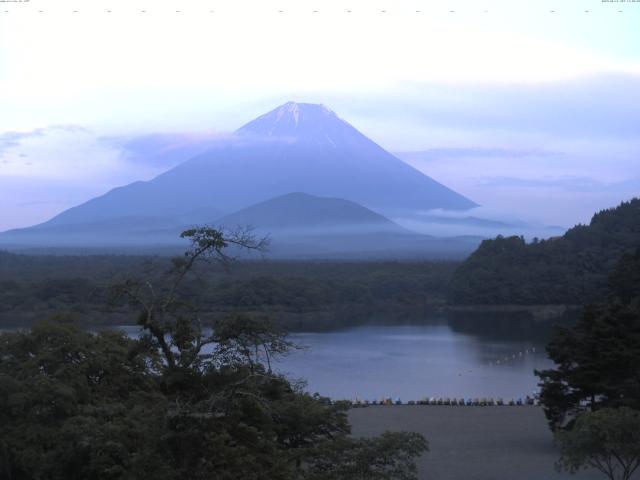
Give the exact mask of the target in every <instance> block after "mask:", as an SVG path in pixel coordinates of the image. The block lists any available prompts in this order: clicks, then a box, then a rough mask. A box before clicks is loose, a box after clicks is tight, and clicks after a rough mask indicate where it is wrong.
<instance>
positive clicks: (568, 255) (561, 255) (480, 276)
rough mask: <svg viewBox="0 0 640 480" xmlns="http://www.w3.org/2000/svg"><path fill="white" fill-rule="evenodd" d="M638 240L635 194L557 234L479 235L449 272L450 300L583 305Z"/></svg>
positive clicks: (600, 295) (639, 212) (639, 208)
mask: <svg viewBox="0 0 640 480" xmlns="http://www.w3.org/2000/svg"><path fill="white" fill-rule="evenodd" d="M639 245H640V199H638V198H636V199H633V200H631V201H629V202H623V203H622V204H621V205H619V206H618V207H616V208H612V209H608V210H603V211H601V212H599V213H596V214H595V215H594V216H593V218H592V219H591V223H590V224H589V225H577V226H575V227H573V228H572V229H570V230H568V231H567V232H566V233H565V234H564V235H563V236H562V237H556V238H550V239H548V240H540V241H537V240H534V241H533V242H532V243H527V242H525V240H524V239H523V238H522V237H507V238H505V237H498V238H496V239H495V240H485V241H484V242H482V244H481V245H480V247H479V248H478V249H477V250H476V251H475V252H474V253H473V254H472V255H471V256H470V257H469V258H468V259H467V260H465V261H464V262H463V263H462V265H461V266H460V267H459V268H458V269H457V270H456V271H455V274H454V275H453V278H452V280H451V283H450V290H449V300H450V301H451V302H452V303H455V304H469V305H479V304H520V305H528V304H569V305H584V304H586V303H591V302H593V301H594V300H596V299H597V300H604V299H605V298H606V296H607V277H608V275H609V273H610V272H611V271H612V270H613V269H614V268H615V266H616V264H617V263H618V261H619V260H620V258H621V257H622V256H623V255H625V254H627V253H631V252H633V251H634V250H635V249H636V248H638V246H639Z"/></svg>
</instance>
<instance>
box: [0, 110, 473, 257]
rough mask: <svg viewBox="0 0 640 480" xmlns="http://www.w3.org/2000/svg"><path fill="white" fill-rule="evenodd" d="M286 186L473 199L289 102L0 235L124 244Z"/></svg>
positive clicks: (386, 200) (429, 199) (374, 202)
mask: <svg viewBox="0 0 640 480" xmlns="http://www.w3.org/2000/svg"><path fill="white" fill-rule="evenodd" d="M149 155H153V152H149ZM292 192H304V193H305V194H309V195H313V196H318V197H331V198H339V199H344V200H346V201H350V202H355V203H357V204H360V205H362V206H363V207H366V208H367V209H370V210H373V211H374V212H376V213H379V214H383V215H386V216H394V215H396V214H397V215H402V214H403V213H410V212H414V211H419V210H429V209H435V208H438V209H445V210H447V209H448V210H466V209H469V208H472V207H474V206H476V204H475V203H473V202H472V201H471V200H469V199H467V198H465V197H464V196H462V195H460V194H458V193H456V192H454V191H453V190H451V189H449V188H447V187H446V186H444V185H442V184H440V183H438V182H436V181H435V180H433V179H432V178H430V177H428V176H426V175H424V174H423V173H421V172H420V171H418V170H416V169H414V168H413V167H411V166H409V165H408V164H406V163H404V162H403V161H401V160H399V159H398V158H396V157H395V156H393V155H392V154H390V153H389V152H387V151H386V150H384V149H383V148H382V147H380V146H379V145H377V144H376V143H374V142H373V141H372V140H370V139H368V138H367V137H366V136H364V135H363V134H362V133H360V132H359V131H358V130H356V129H355V128H354V127H353V126H351V125H350V124H349V123H347V122H346V121H344V120H342V119H341V118H339V117H338V116H337V115H336V114H335V113H334V112H333V111H331V110H330V109H328V108H326V107H325V106H323V105H316V104H309V103H294V102H289V103H286V104H284V105H281V106H280V107H278V108H276V109H274V110H272V111H270V112H268V113H266V114H264V115H262V116H260V117H258V118H256V119H255V120H253V121H251V122H249V123H247V124H246V125H244V126H242V127H241V128H239V129H238V130H236V132H234V134H233V135H231V136H230V137H226V138H224V139H223V140H219V141H216V142H213V143H208V144H207V150H206V151H205V152H204V153H201V154H198V155H196V156H193V157H192V158H189V159H185V161H184V162H183V163H181V164H179V165H178V166H176V167H174V168H172V169H170V170H168V171H166V172H165V173H163V174H161V175H159V176H157V177H156V178H154V179H152V180H150V181H145V182H142V181H141V182H134V183H132V184H129V185H126V186H123V187H118V188H115V189H113V190H111V191H109V192H108V193H106V194H104V195H102V196H100V197H96V198H94V199H92V200H89V201H87V202H85V203H83V204H81V205H78V206H76V207H73V208H70V209H68V210H66V211H64V212H62V213H60V214H59V215H57V216H55V217H54V218H52V219H51V220H49V221H47V222H45V223H42V224H39V225H36V226H34V227H29V228H26V229H20V230H13V231H9V232H6V233H4V234H1V235H0V243H2V244H7V243H10V244H14V245H16V244H25V243H26V244H29V245H36V244H38V245H47V244H48V245H52V244H55V245H63V244H73V245H78V244H82V243H83V242H85V241H86V242H88V243H91V244H94V243H95V242H102V243H103V244H105V245H106V244H112V243H118V244H122V245H125V244H127V243H128V242H129V237H131V235H134V236H135V237H137V238H138V239H142V238H143V237H144V235H145V232H147V233H148V235H149V236H148V238H147V239H146V240H144V241H149V243H154V238H155V237H156V236H157V235H159V234H161V232H169V231H171V235H174V232H175V231H177V230H178V229H179V228H181V227H183V226H187V225H193V224H197V223H209V224H210V223H214V222H215V221H216V220H217V219H220V218H223V217H224V216H228V215H230V214H232V213H234V212H236V211H238V210H241V209H245V208H247V207H250V206H252V205H254V204H258V203H261V202H265V201H267V200H269V199H272V198H275V197H279V196H282V195H286V194H289V193H292ZM325 220H326V219H325ZM136 243H137V242H136ZM142 243H143V242H142Z"/></svg>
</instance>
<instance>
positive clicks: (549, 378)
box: [536, 249, 640, 429]
mask: <svg viewBox="0 0 640 480" xmlns="http://www.w3.org/2000/svg"><path fill="white" fill-rule="evenodd" d="M638 271H640V249H638V250H637V251H636V252H635V253H633V254H628V255H625V256H623V257H622V259H621V260H620V262H619V264H618V267H617V268H616V270H615V271H614V272H613V273H612V275H611V277H610V278H611V280H610V285H611V288H610V292H609V298H608V300H607V301H606V302H604V303H600V304H594V305H590V306H588V307H587V308H586V309H585V311H584V314H583V315H582V317H581V318H580V319H579V320H578V322H577V324H576V325H575V326H574V327H571V328H568V327H562V328H558V330H557V332H556V334H555V336H554V337H553V339H552V340H551V342H550V343H549V345H548V346H547V352H548V354H549V357H550V358H551V359H552V360H553V361H554V362H555V363H556V365H557V367H556V368H554V369H549V370H544V371H541V372H536V373H537V374H538V375H539V376H540V378H541V380H542V384H541V385H542V391H541V400H542V403H543V405H544V408H545V413H546V415H547V418H548V420H549V423H550V425H551V427H552V428H553V429H557V428H562V427H566V426H569V427H571V425H572V422H573V420H574V419H575V418H576V417H577V416H578V415H579V414H581V413H582V412H585V411H592V410H597V409H599V408H603V407H614V408H617V407H622V406H626V407H630V408H634V409H640V295H639V290H638Z"/></svg>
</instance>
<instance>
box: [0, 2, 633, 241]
mask: <svg viewBox="0 0 640 480" xmlns="http://www.w3.org/2000/svg"><path fill="white" fill-rule="evenodd" d="M175 5H176V4H175V2H167V1H163V0H161V1H157V0H155V1H153V2H152V1H150V0H149V1H136V0H134V1H124V0H110V1H101V0H98V1H95V2H91V3H90V4H88V2H81V1H66V0H62V1H57V2H55V3H52V2H44V1H43V0H32V1H31V2H29V3H26V4H13V3H6V4H2V6H1V8H0V230H4V229H7V228H12V227H17V226H25V225H30V224H33V223H35V222H39V221H43V220H46V219H47V218H49V217H50V216H51V215H53V214H55V213H57V212H59V211H60V210H62V209H64V208H68V207H69V206H72V205H74V204H77V203H79V202H81V201H84V200H86V199H88V198H91V197H92V196H95V195H98V194H101V193H103V192H104V191H106V190H108V189H110V188H113V187H115V186H118V185H121V184H123V183H128V182H131V181H134V180H139V179H147V178H151V177H152V176H154V175H155V174H157V173H159V172H160V171H162V169H163V168H167V167H168V166H158V165H149V164H146V163H145V162H144V159H143V158H137V159H135V161H131V159H130V158H128V157H126V156H125V155H122V152H121V151H119V150H118V149H117V148H115V147H114V146H113V145H109V144H106V143H105V142H101V141H100V140H98V138H99V137H103V136H113V135H116V136H117V135H132V134H145V133H150V132H156V131H162V132H173V131H179V132H185V131H197V132H202V131H215V132H220V133H223V132H229V131H232V130H234V129H235V128H237V127H238V126H240V125H241V124H243V123H245V122H246V121H248V120H250V119H252V118H254V117H255V116H257V115H259V114H261V113H264V112H265V111H267V110H269V109H271V108H273V107H275V106H277V105H278V104H280V103H283V102H285V101H288V100H297V101H309V102H318V103H324V104H326V105H328V106H329V107H330V108H332V109H333V110H335V111H336V112H337V113H338V114H339V115H340V116H341V117H343V118H345V119H346V120H348V121H349V122H350V123H352V124H353V125H354V126H356V127H357V128H359V129H360V130H362V131H363V133H365V134H366V135H368V136H369V137H371V138H372V139H373V140H375V141H377V142H378V143H380V144H381V145H382V146H383V147H385V148H387V149H388V150H390V151H392V152H406V151H431V152H432V153H431V154H429V153H427V154H425V155H422V156H420V155H416V156H413V157H412V159H411V160H409V161H410V162H411V163H412V164H413V165H415V166H416V167H417V168H420V169H421V170H423V171H424V172H425V173H427V174H429V175H431V176H433V177H434V178H436V179H437V180H440V181H442V182H444V183H446V184H447V185H449V186H451V187H453V188H455V189H457V190H459V191H461V193H464V194H465V195H467V196H469V197H471V198H472V199H474V200H475V201H477V202H479V203H481V204H482V205H484V206H485V207H486V208H487V211H491V212H494V211H501V210H504V209H505V206H508V207H509V208H511V209H512V210H514V212H512V213H514V214H519V215H521V216H523V217H526V218H530V219H534V220H538V221H541V222H546V223H556V224H563V225H571V224H572V223H574V222H575V221H585V220H588V217H589V216H590V213H591V212H592V211H593V210H595V209H597V208H603V207H606V206H610V205H611V204H612V203H616V202H618V201H619V200H621V199H623V198H628V197H629V196H630V195H632V194H633V193H634V191H635V190H634V189H635V188H636V187H637V183H634V179H637V178H640V155H639V153H640V120H639V117H638V115H637V111H639V110H640V29H639V28H637V26H638V25H640V2H637V3H605V2H601V1H600V0H597V1H596V0H562V1H560V0H556V1H540V0H538V1H536V2H526V1H514V0H510V1H495V0H494V1H484V0H474V1H440V2H435V1H425V0H420V1H418V0H415V1H408V0H395V1H393V2H392V1H391V0H386V1H380V0H366V1H365V0H359V1H346V2H338V1H337V0H336V1H334V0H323V1H322V2H320V1H307V0H296V1H294V0H286V1H278V2H274V1H271V0H266V1H265V0H263V1H257V0H254V1H249V0H243V1H240V2H230V1H226V2H222V1H207V0H192V1H185V2H181V4H180V9H181V12H180V13H176V12H175V10H176V7H175ZM74 9H75V10H78V11H77V12H76V13H74V12H73V10H74ZM106 9H111V10H112V11H111V12H110V13H107V12H106ZM39 10H42V12H39ZM142 10H146V12H144V13H142ZM211 10H213V13H211ZM279 10H282V13H281V12H279ZM314 10H316V12H314ZM347 10H351V12H347ZM383 10H384V12H383ZM416 10H420V12H416ZM451 10H453V11H454V12H451ZM551 10H553V12H551ZM585 10H588V12H586V11H585ZM620 10H622V11H621V12H620ZM5 11H7V12H8V13H6V12H5ZM70 125H73V126H77V127H81V128H68V126H70ZM434 149H440V150H437V151H440V152H441V153H440V154H439V155H434V154H433V151H434ZM443 149H444V150H443ZM452 149H453V150H452ZM455 149H458V150H455ZM460 149H463V150H460ZM492 149H493V150H492ZM495 149H502V150H503V151H505V152H509V153H508V154H504V155H496V154H495ZM443 151H446V152H448V153H447V154H444V153H442V152H443ZM523 151H526V152H529V154H527V155H522V154H521V152H523ZM487 152H493V153H492V154H489V153H487ZM518 152H520V153H518ZM531 152H534V153H535V154H532V153H531ZM508 179H513V183H512V184H508ZM576 179H583V180H584V179H587V180H586V181H585V182H584V183H581V185H596V184H598V185H600V184H601V185H604V186H603V187H602V186H601V187H599V188H596V187H593V188H591V189H585V188H583V189H580V190H579V191H576V188H574V187H575V184H576V183H575V182H576ZM589 179H590V180H589ZM523 180H526V181H527V182H528V183H527V182H525V183H523ZM591 180H593V181H594V182H596V183H593V182H591ZM505 182H507V183H505ZM558 206H560V208H559V207H558ZM574 219H575V220H574Z"/></svg>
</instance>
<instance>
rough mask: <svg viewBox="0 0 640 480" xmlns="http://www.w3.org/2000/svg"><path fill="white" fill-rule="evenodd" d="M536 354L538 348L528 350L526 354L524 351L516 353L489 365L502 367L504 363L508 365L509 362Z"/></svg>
mask: <svg viewBox="0 0 640 480" xmlns="http://www.w3.org/2000/svg"><path fill="white" fill-rule="evenodd" d="M534 353H536V347H531V349H528V348H527V349H526V350H525V351H524V352H523V351H520V352H515V353H512V354H511V355H505V356H504V358H499V359H497V360H495V361H491V362H489V365H490V366H493V365H501V364H503V363H508V362H510V361H513V360H515V359H517V358H521V357H524V356H526V355H529V354H534Z"/></svg>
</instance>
